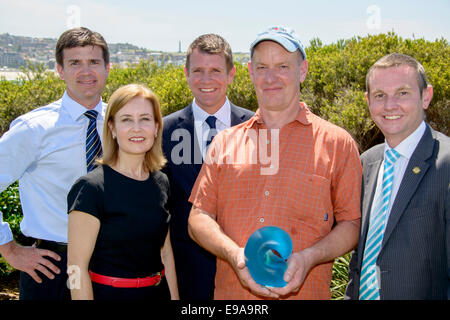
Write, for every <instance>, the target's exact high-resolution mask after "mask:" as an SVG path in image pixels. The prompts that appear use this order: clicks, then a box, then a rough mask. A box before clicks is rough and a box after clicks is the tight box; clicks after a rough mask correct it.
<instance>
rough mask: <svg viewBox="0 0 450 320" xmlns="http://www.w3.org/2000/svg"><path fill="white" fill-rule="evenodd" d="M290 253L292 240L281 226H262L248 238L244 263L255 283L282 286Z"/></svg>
mask: <svg viewBox="0 0 450 320" xmlns="http://www.w3.org/2000/svg"><path fill="white" fill-rule="evenodd" d="M291 253H292V240H291V237H290V236H289V234H288V233H287V232H286V231H284V230H283V229H281V228H278V227H274V226H268V227H263V228H260V229H258V230H256V231H255V232H253V234H252V235H251V236H250V237H249V238H248V240H247V244H246V245H245V249H244V254H245V258H246V265H247V268H248V270H249V271H250V274H251V276H252V277H253V279H254V280H255V282H256V283H258V284H260V285H264V286H268V287H284V286H285V285H286V282H285V281H284V280H283V275H284V273H285V271H286V269H287V260H288V259H289V257H290V256H291Z"/></svg>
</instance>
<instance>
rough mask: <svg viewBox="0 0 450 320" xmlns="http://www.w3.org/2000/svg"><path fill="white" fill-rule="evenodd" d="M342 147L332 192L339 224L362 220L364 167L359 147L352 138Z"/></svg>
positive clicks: (335, 214)
mask: <svg viewBox="0 0 450 320" xmlns="http://www.w3.org/2000/svg"><path fill="white" fill-rule="evenodd" d="M341 146H342V152H340V155H341V156H340V157H336V159H339V162H338V163H337V170H336V174H335V175H334V177H333V182H332V190H331V196H332V201H333V209H334V216H335V219H336V221H337V222H340V221H349V220H357V219H360V218H361V201H360V200H361V183H362V165H361V160H360V157H359V152H358V147H357V146H356V143H355V142H354V140H353V139H351V138H350V137H348V138H347V139H346V141H345V142H344V143H343V144H342V145H341Z"/></svg>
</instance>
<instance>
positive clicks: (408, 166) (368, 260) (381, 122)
mask: <svg viewBox="0 0 450 320" xmlns="http://www.w3.org/2000/svg"><path fill="white" fill-rule="evenodd" d="M366 89H367V93H366V97H367V102H368V104H369V111H370V114H371V116H372V119H373V120H374V122H375V124H376V125H377V126H378V128H379V129H380V130H381V131H382V132H383V134H384V136H385V139H386V140H385V143H383V144H380V145H377V146H375V147H373V148H371V149H370V150H368V151H366V152H365V153H363V154H362V156H361V160H362V163H363V169H364V174H363V185H362V186H363V191H362V207H361V213H362V219H361V220H362V221H361V232H360V237H359V244H358V247H357V250H356V251H355V252H354V254H353V256H352V259H351V262H350V270H349V278H350V281H349V285H348V287H347V293H346V295H347V298H350V299H360V300H366V299H367V300H370V299H372V300H378V299H382V300H384V299H386V300H390V299H408V300H411V299H421V300H423V299H448V298H449V297H450V295H449V293H450V290H449V288H450V285H449V284H450V266H449V263H450V192H449V190H450V189H449V186H450V184H449V183H450V180H449V179H450V139H449V137H447V136H446V135H444V134H442V133H440V132H437V131H434V130H433V129H432V128H431V127H430V126H429V125H428V124H426V123H425V121H424V118H425V112H424V111H425V109H427V108H428V106H429V104H430V101H431V99H432V97H433V88H432V86H431V85H429V84H428V81H427V78H426V75H425V70H424V68H423V66H422V65H421V64H420V63H419V62H417V61H416V60H415V59H414V58H412V57H410V56H407V55H404V54H398V53H393V54H390V55H388V56H385V57H383V58H381V59H380V60H378V61H377V62H376V63H375V64H374V65H373V66H372V67H371V68H370V70H369V72H368V74H367V78H366ZM385 172H386V173H387V174H386V175H385ZM382 182H383V183H382ZM380 203H381V204H382V205H380ZM381 213H383V214H381Z"/></svg>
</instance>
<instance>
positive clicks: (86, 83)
mask: <svg viewBox="0 0 450 320" xmlns="http://www.w3.org/2000/svg"><path fill="white" fill-rule="evenodd" d="M96 82H97V81H96V80H89V81H87V80H85V81H78V83H79V84H81V85H85V86H92V85H94V84H95V83H96Z"/></svg>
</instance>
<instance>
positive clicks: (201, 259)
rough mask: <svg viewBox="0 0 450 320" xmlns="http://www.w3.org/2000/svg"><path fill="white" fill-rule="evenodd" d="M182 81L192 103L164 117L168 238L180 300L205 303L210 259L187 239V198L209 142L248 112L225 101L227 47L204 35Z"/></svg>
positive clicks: (229, 73) (212, 269) (212, 266)
mask: <svg viewBox="0 0 450 320" xmlns="http://www.w3.org/2000/svg"><path fill="white" fill-rule="evenodd" d="M184 72H185V75H186V80H187V82H188V84H189V88H190V89H191V91H192V94H193V95H194V101H193V102H192V103H191V104H190V105H188V106H187V107H185V108H184V109H182V110H179V111H177V112H174V113H172V114H170V115H168V116H166V117H164V119H163V120H164V131H163V149H164V153H165V155H166V157H167V160H168V162H167V166H166V168H165V169H164V170H165V173H166V174H167V175H168V177H169V180H170V192H171V196H170V199H169V211H170V213H171V216H172V218H171V219H172V220H171V223H170V235H171V241H172V247H173V254H174V258H175V266H176V270H177V277H178V289H179V293H180V299H182V300H186V299H189V300H208V299H213V296H214V277H215V273H216V257H215V256H214V255H213V254H211V253H209V252H207V251H206V250H204V249H203V248H201V247H200V246H198V245H197V244H196V243H195V242H194V241H193V240H192V239H191V238H190V237H189V234H188V230H187V221H188V217H189V212H190V210H191V204H190V203H189V202H188V198H189V196H190V194H191V190H192V187H193V185H194V183H195V180H196V179H197V175H198V173H199V172H200V169H201V166H202V163H203V158H204V156H205V154H206V150H207V148H208V146H209V143H210V142H211V141H212V138H213V137H214V136H215V134H217V133H218V132H219V131H221V130H224V129H226V128H229V127H230V126H234V125H237V124H239V123H241V122H244V121H246V120H248V119H250V118H251V116H252V115H253V112H251V111H249V110H247V109H243V108H240V107H237V106H235V105H233V104H232V103H231V102H230V101H229V100H228V98H227V96H226V91H227V87H228V85H229V84H231V83H232V81H233V78H234V74H235V72H236V68H235V66H234V64H233V56H232V52H231V47H230V45H229V44H228V43H227V41H226V40H225V39H223V38H222V37H221V36H218V35H215V34H205V35H202V36H200V37H198V38H197V39H195V40H194V42H193V43H192V44H191V45H190V46H189V49H188V52H187V57H186V66H185V68H184Z"/></svg>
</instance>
